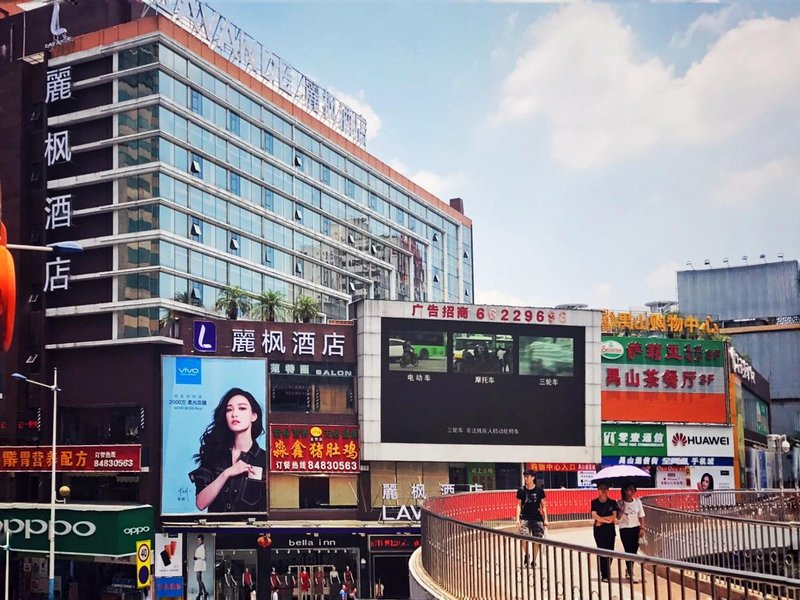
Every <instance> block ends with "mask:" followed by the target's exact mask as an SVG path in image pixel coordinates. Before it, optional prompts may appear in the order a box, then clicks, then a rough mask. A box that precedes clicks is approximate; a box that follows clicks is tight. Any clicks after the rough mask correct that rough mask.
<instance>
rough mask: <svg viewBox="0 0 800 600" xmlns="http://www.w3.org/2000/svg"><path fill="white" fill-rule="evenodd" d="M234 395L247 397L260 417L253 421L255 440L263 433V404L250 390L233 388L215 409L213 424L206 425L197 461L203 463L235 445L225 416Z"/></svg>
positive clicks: (251, 431)
mask: <svg viewBox="0 0 800 600" xmlns="http://www.w3.org/2000/svg"><path fill="white" fill-rule="evenodd" d="M234 396H242V397H244V398H247V401H248V402H249V403H250V408H251V409H252V411H253V413H254V414H255V415H256V416H257V417H258V418H257V419H256V420H255V421H253V423H252V426H251V429H250V434H251V435H252V437H253V441H255V440H256V439H257V438H258V437H259V436H260V435H261V434H262V433H264V425H263V423H262V416H263V413H262V411H261V406H260V405H259V404H258V402H256V399H255V397H254V396H253V394H251V393H250V392H246V391H244V390H243V389H241V388H231V389H229V390H228V391H227V392H225V395H224V396H222V399H221V400H220V401H219V404H218V405H217V408H215V409H214V418H213V419H212V421H211V424H210V425H209V426H208V427H206V430H205V431H204V432H203V435H201V436H200V452H198V453H197V454H195V455H194V460H195V462H197V463H199V464H203V463H205V462H206V459H207V458H208V457H210V456H214V455H218V454H219V453H220V452H225V451H228V450H230V449H231V447H232V446H233V432H232V431H231V430H230V429H228V422H227V420H226V418H225V413H226V412H227V410H228V402H229V401H230V399H231V398H233V397H234Z"/></svg>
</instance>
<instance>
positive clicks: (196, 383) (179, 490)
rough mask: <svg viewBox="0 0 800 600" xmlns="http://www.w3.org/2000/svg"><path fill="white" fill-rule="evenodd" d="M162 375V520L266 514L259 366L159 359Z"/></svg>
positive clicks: (260, 362) (255, 362)
mask: <svg viewBox="0 0 800 600" xmlns="http://www.w3.org/2000/svg"><path fill="white" fill-rule="evenodd" d="M161 367H162V369H161V372H162V406H163V417H162V461H161V473H162V475H161V477H162V486H161V507H162V508H161V510H162V514H196V513H247V514H253V513H266V510H267V483H266V474H267V453H266V450H265V449H266V447H267V444H268V440H267V438H266V435H265V431H266V427H267V422H266V421H267V411H266V404H265V398H266V389H267V371H266V361H265V360H264V359H246V358H213V357H207V356H202V357H201V356H164V357H162V359H161ZM232 454H233V458H235V459H236V460H234V461H233V462H232ZM211 484H214V485H211Z"/></svg>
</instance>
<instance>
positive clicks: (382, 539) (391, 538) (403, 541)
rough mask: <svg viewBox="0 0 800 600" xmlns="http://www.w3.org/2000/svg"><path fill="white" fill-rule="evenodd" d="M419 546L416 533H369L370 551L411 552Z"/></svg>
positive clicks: (418, 538)
mask: <svg viewBox="0 0 800 600" xmlns="http://www.w3.org/2000/svg"><path fill="white" fill-rule="evenodd" d="M419 546H420V536H418V535H371V536H369V549H370V550H371V551H372V552H403V551H406V550H407V551H409V552H413V551H414V550H416V549H417V548H419Z"/></svg>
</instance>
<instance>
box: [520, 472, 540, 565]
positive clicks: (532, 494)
mask: <svg viewBox="0 0 800 600" xmlns="http://www.w3.org/2000/svg"><path fill="white" fill-rule="evenodd" d="M523 477H524V481H525V485H523V486H522V487H521V488H519V489H518V490H517V501H518V503H517V527H519V532H520V533H521V534H523V535H529V536H531V537H533V538H541V537H544V529H545V527H547V526H548V522H547V505H546V503H545V493H544V489H542V488H540V487H537V485H536V472H535V471H533V470H532V469H527V470H526V471H525V472H524V473H523ZM524 546H525V548H524V550H525V557H524V559H523V563H524V564H525V566H527V565H528V556H529V555H528V549H527V546H528V544H527V543H525V544H524ZM538 553H539V546H538V544H534V545H533V561H534V562H535V561H536V555H537V554H538Z"/></svg>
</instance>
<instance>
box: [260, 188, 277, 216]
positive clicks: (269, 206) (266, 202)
mask: <svg viewBox="0 0 800 600" xmlns="http://www.w3.org/2000/svg"><path fill="white" fill-rule="evenodd" d="M261 204H262V206H263V207H264V209H265V210H272V211H274V210H275V195H274V193H273V192H272V190H270V189H267V188H264V197H263V198H262V200H261Z"/></svg>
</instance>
